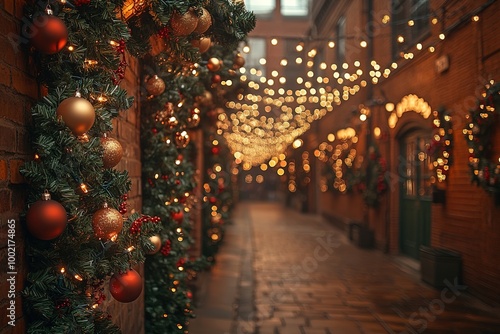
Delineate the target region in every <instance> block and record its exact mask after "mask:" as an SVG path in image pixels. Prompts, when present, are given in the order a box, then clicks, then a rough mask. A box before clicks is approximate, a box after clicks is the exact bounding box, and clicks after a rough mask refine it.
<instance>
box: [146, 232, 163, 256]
mask: <svg viewBox="0 0 500 334" xmlns="http://www.w3.org/2000/svg"><path fill="white" fill-rule="evenodd" d="M149 242H151V244H152V245H153V249H152V250H150V251H148V254H149V255H153V254H156V253H158V252H159V251H160V249H161V238H160V236H159V235H153V236H151V237H150V238H149Z"/></svg>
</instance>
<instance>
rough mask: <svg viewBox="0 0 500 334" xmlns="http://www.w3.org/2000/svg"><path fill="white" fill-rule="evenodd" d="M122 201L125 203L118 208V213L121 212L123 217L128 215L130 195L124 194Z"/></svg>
mask: <svg viewBox="0 0 500 334" xmlns="http://www.w3.org/2000/svg"><path fill="white" fill-rule="evenodd" d="M122 200H123V202H121V203H120V207H119V208H118V211H120V213H121V214H122V215H124V214H126V213H127V200H128V195H127V194H124V195H123V196H122Z"/></svg>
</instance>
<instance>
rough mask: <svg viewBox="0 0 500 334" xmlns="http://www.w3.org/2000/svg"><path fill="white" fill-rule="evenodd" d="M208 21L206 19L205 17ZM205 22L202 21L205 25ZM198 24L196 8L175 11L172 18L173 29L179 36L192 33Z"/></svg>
mask: <svg viewBox="0 0 500 334" xmlns="http://www.w3.org/2000/svg"><path fill="white" fill-rule="evenodd" d="M205 21H206V19H205ZM204 24H205V23H202V25H204ZM197 25H198V16H196V13H195V11H194V9H192V8H191V9H189V10H188V11H186V12H185V13H182V14H181V13H179V12H175V13H174V15H172V19H171V20H170V26H171V27H172V31H173V33H174V34H175V35H177V36H187V35H189V34H190V33H192V32H193V31H194V30H195V29H196V26H197Z"/></svg>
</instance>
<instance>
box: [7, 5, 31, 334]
mask: <svg viewBox="0 0 500 334" xmlns="http://www.w3.org/2000/svg"><path fill="white" fill-rule="evenodd" d="M22 5H23V4H22V3H21V2H19V1H18V2H15V1H14V0H5V1H1V2H0V49H1V50H2V53H1V56H0V106H1V107H0V281H1V282H2V283H1V284H0V287H1V288H0V333H2V334H4V333H5V334H6V333H24V332H25V331H26V328H25V325H24V321H23V320H22V311H21V310H22V303H21V298H20V296H19V295H20V293H19V292H20V291H21V290H22V289H23V282H24V277H25V274H26V271H25V260H24V241H23V240H24V237H23V235H24V232H23V229H22V228H21V224H20V221H19V213H20V212H21V211H23V209H24V199H25V190H26V185H25V184H24V182H23V179H22V177H21V175H20V174H19V171H18V170H19V166H20V165H21V164H22V163H23V161H25V160H26V159H31V152H30V145H29V142H30V140H29V137H28V133H27V129H26V126H27V125H28V124H30V119H31V116H30V108H31V106H32V105H33V103H34V102H35V101H36V100H37V99H38V97H39V94H38V86H37V84H36V82H35V80H34V68H33V66H32V65H31V63H30V61H31V59H30V58H29V57H28V56H27V55H26V54H25V53H22V52H20V51H19V52H16V49H17V45H12V44H11V43H10V41H9V39H8V37H9V34H12V33H16V34H17V32H18V31H20V18H21V15H22ZM10 36H13V35H10ZM9 220H15V222H16V228H15V238H14V241H15V251H16V257H15V270H16V271H17V275H15V278H16V279H15V282H16V284H15V291H16V298H15V302H16V303H15V308H16V309H15V317H16V319H17V320H16V321H15V327H12V326H9V325H8V323H7V322H8V321H10V320H11V319H9V318H7V312H8V311H7V307H8V305H9V303H10V301H11V298H10V296H9V292H10V285H8V284H6V279H7V278H8V277H7V275H6V273H7V269H8V267H7V266H8V255H9V254H8V247H7V245H8V240H7V232H8V227H9V226H8V224H7V223H8V221H9ZM10 276H11V275H9V277H10Z"/></svg>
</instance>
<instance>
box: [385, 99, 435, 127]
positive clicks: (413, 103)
mask: <svg viewBox="0 0 500 334" xmlns="http://www.w3.org/2000/svg"><path fill="white" fill-rule="evenodd" d="M408 111H413V112H416V113H417V114H420V115H422V117H423V118H426V119H427V118H429V116H430V115H431V114H432V109H431V106H430V105H429V103H427V102H426V101H425V100H424V99H423V98H421V97H418V96H417V95H415V94H409V95H406V96H404V97H403V98H402V99H401V101H400V102H399V103H398V104H397V105H396V108H395V109H394V110H392V111H391V115H390V116H389V120H388V123H389V127H390V128H391V129H394V128H395V127H396V125H397V124H398V121H399V119H400V118H401V117H402V116H403V114H404V113H406V112H408Z"/></svg>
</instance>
